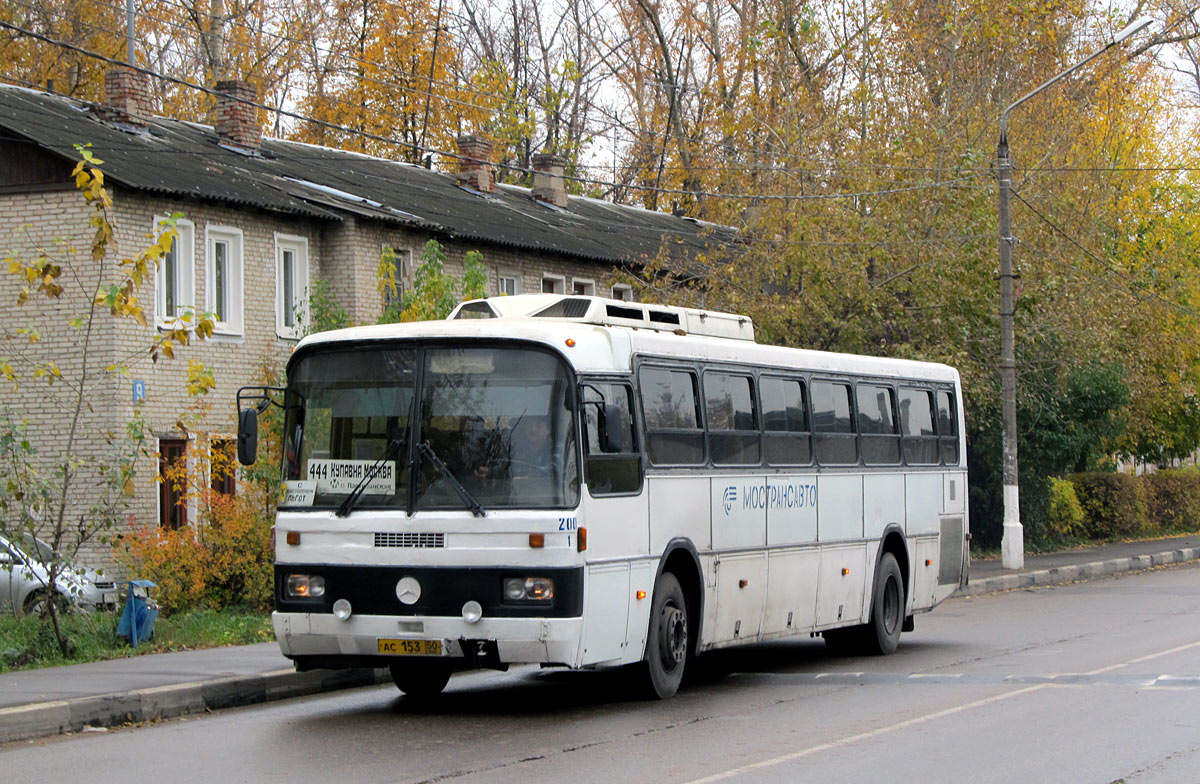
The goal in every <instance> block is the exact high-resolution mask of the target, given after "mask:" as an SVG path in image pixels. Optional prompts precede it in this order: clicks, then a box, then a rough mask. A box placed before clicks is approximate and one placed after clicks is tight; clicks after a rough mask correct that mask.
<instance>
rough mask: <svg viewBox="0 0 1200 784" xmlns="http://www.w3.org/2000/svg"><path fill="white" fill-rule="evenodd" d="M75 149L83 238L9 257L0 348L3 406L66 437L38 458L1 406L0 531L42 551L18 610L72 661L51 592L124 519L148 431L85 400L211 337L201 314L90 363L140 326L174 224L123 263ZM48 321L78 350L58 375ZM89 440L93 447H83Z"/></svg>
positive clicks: (100, 185)
mask: <svg viewBox="0 0 1200 784" xmlns="http://www.w3.org/2000/svg"><path fill="white" fill-rule="evenodd" d="M78 149H79V153H80V156H81V160H80V161H79V163H78V164H77V165H76V166H75V169H74V171H73V173H72V174H73V177H74V179H75V185H76V187H77V188H78V190H79V193H80V195H81V197H82V199H83V202H84V204H85V205H86V213H87V214H88V228H89V229H90V231H91V239H90V241H89V242H88V243H87V245H86V246H81V249H82V252H77V251H76V248H75V245H74V243H73V241H72V239H71V238H65V237H64V238H57V239H56V240H55V241H53V242H41V241H37V240H35V241H33V243H32V252H21V251H17V250H13V251H11V252H9V253H8V255H7V257H6V259H5V263H6V266H7V272H8V274H9V276H10V282H11V283H13V284H15V289H16V291H15V293H16V303H15V304H16V308H15V309H13V310H11V311H10V313H12V314H16V315H17V317H16V319H11V318H10V319H6V323H5V324H4V332H3V333H2V337H3V344H2V345H3V348H2V349H0V351H3V352H4V353H3V354H0V377H2V378H3V381H4V383H7V384H9V385H11V390H12V395H13V397H12V400H14V401H18V398H17V396H18V395H21V396H23V399H22V400H20V401H18V402H21V403H28V402H29V401H30V400H33V399H37V400H39V401H42V402H48V403H49V404H50V405H51V406H52V407H53V409H54V410H55V412H56V419H55V425H56V426H57V427H60V428H61V429H62V431H63V433H64V434H65V439H64V440H63V441H62V443H61V446H57V445H56V446H55V447H53V448H46V449H39V446H38V444H35V443H34V442H33V441H32V439H31V438H30V437H29V436H28V434H27V432H26V428H25V425H24V423H23V422H22V421H21V420H20V419H19V415H18V414H17V413H16V412H15V411H14V410H13V408H11V407H9V406H6V407H5V410H4V413H3V417H2V418H0V530H3V531H4V533H5V534H6V535H8V536H9V537H10V538H12V539H15V540H18V541H19V540H21V539H22V538H26V537H37V538H38V539H42V540H44V541H45V542H46V543H47V544H48V545H49V546H50V550H51V551H52V556H51V557H50V559H49V561H48V563H46V564H45V566H46V572H47V574H46V575H45V580H44V585H43V588H42V590H41V591H40V594H39V595H38V598H37V601H36V604H34V605H31V607H30V608H27V609H41V610H44V612H45V616H46V617H47V618H48V619H49V620H50V623H51V625H52V627H53V629H54V634H55V637H56V639H57V641H58V644H59V647H60V649H61V651H62V653H63V655H64V656H70V651H71V646H70V641H69V640H68V639H67V638H66V636H65V635H64V634H63V631H62V628H61V626H60V624H59V620H58V612H59V608H60V606H62V602H61V601H60V598H61V594H62V593H63V592H64V591H70V590H72V586H73V583H72V581H71V580H70V579H69V574H70V569H71V564H72V562H73V561H74V559H75V556H76V554H77V553H78V551H79V548H80V547H81V546H82V545H84V544H85V543H87V542H88V541H89V540H92V539H96V538H102V537H104V536H105V535H106V534H107V532H108V531H109V530H111V529H112V528H113V526H115V525H116V524H117V523H118V522H119V521H120V520H121V519H122V513H123V510H124V509H125V506H126V503H127V496H128V495H130V494H131V493H132V488H133V481H134V474H135V470H136V464H137V462H138V459H139V458H142V457H146V456H147V446H146V441H147V433H146V429H145V427H144V425H143V423H142V421H141V419H140V418H139V417H137V416H135V417H134V418H133V419H132V420H131V421H130V422H128V423H123V424H122V426H114V427H108V428H105V427H104V426H102V425H100V426H98V425H97V422H96V417H95V411H94V409H93V406H92V403H91V401H92V400H93V399H94V398H96V397H97V396H98V395H100V394H102V393H103V391H104V389H105V388H106V386H107V384H108V383H110V382H111V381H112V380H113V379H114V378H115V377H118V376H120V375H121V374H123V373H124V372H126V369H127V367H128V365H129V364H130V363H132V362H135V361H140V360H145V359H147V358H152V359H154V360H155V361H157V360H158V359H159V358H160V357H171V356H173V355H174V353H175V349H176V348H177V347H178V346H180V345H186V344H188V343H190V342H191V341H192V340H203V339H205V338H206V337H208V336H210V335H211V334H212V329H213V320H212V317H211V315H209V314H202V313H186V314H183V315H182V316H181V318H180V319H179V321H178V323H177V324H176V325H174V326H173V327H171V328H168V329H164V330H162V331H161V332H157V333H156V335H155V337H154V338H153V339H152V340H151V341H150V342H149V343H148V344H146V345H144V346H142V347H140V348H139V349H138V350H137V352H136V353H135V354H131V355H128V356H118V357H114V358H113V359H112V361H111V362H108V363H107V364H105V363H104V362H100V363H99V365H97V357H98V356H105V354H102V353H101V351H100V350H99V349H98V348H96V347H97V346H99V345H101V344H102V343H103V342H104V335H105V334H106V331H109V330H111V329H113V328H114V326H115V324H116V323H117V322H120V321H125V320H128V321H133V322H136V323H137V324H139V325H142V326H145V325H146V323H147V318H146V313H145V311H144V309H143V307H142V305H141V303H140V301H139V299H138V296H137V294H138V290H139V288H140V287H141V286H142V284H143V283H144V282H145V281H147V280H148V279H149V276H150V274H151V272H152V270H153V268H154V267H155V266H156V265H157V264H158V263H159V261H160V260H161V259H162V258H163V257H164V255H165V254H166V253H168V252H169V251H170V249H171V247H172V243H173V241H174V238H175V230H174V224H173V219H172V221H169V222H168V225H167V227H166V228H165V230H164V231H162V232H161V233H160V235H159V236H158V237H157V238H155V240H154V241H153V242H152V243H151V244H150V245H149V246H148V247H146V248H145V249H143V250H140V251H139V252H137V253H135V254H132V255H128V256H122V255H121V254H120V251H119V248H118V247H117V242H116V238H115V225H114V222H113V218H112V206H113V203H112V196H111V194H110V192H109V191H108V189H107V188H106V187H105V185H104V173H103V171H102V169H101V168H100V166H101V164H102V163H103V161H101V160H99V159H98V158H96V157H95V156H94V155H93V154H92V153H91V151H90V150H89V149H88V148H87V147H84V146H78ZM33 236H36V235H33ZM10 240H15V238H10ZM6 288H7V287H6ZM36 303H42V304H44V305H45V306H46V308H43V309H41V310H44V311H45V312H39V313H36V314H30V316H29V321H28V322H24V320H23V319H22V318H21V315H20V314H23V313H24V310H23V309H24V308H26V307H36ZM64 314H65V316H64ZM55 318H65V322H66V323H65V325H62V326H65V327H67V328H68V329H69V330H70V332H71V339H72V340H73V341H75V342H76V343H77V344H78V346H79V351H78V356H79V361H78V363H77V364H74V363H73V364H72V365H70V366H66V367H64V366H61V365H60V364H59V361H58V359H57V357H56V355H55V353H54V352H47V351H44V350H42V347H41V342H42V332H43V330H48V329H58V328H59V327H60V325H58V324H52V323H49V321H48V319H55ZM196 374H200V375H203V369H202V368H194V372H193V373H191V374H190V375H196ZM97 442H98V448H92V447H93V446H94V445H96V444H97ZM84 488H86V492H82V490H83V489H84Z"/></svg>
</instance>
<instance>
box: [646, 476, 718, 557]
mask: <svg viewBox="0 0 1200 784" xmlns="http://www.w3.org/2000/svg"><path fill="white" fill-rule="evenodd" d="M708 482H709V480H708V477H707V476H648V477H646V485H647V486H648V487H649V493H650V552H651V553H652V554H658V553H662V551H663V550H664V549H665V548H666V546H667V543H668V542H670V541H671V540H672V539H679V538H684V539H690V540H691V542H692V544H693V545H695V547H696V549H697V550H698V551H700V552H703V551H705V550H708V549H711V547H712V536H711V534H710V531H711V525H712V521H711V520H710V515H709V506H710V505H709V496H708V492H709V490H708Z"/></svg>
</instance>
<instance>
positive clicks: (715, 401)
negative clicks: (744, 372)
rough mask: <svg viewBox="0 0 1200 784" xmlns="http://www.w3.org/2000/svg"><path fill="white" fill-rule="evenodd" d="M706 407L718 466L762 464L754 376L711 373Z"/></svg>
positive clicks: (710, 445)
mask: <svg viewBox="0 0 1200 784" xmlns="http://www.w3.org/2000/svg"><path fill="white" fill-rule="evenodd" d="M704 408H705V413H706V414H707V417H708V419H707V422H708V451H709V454H711V455H712V461H713V463H714V464H715V465H758V463H759V461H760V460H761V459H762V457H761V449H760V447H759V440H758V439H759V435H758V417H757V412H756V411H755V410H754V379H753V378H752V377H751V376H741V375H733V374H731V373H719V372H716V371H707V372H705V374H704Z"/></svg>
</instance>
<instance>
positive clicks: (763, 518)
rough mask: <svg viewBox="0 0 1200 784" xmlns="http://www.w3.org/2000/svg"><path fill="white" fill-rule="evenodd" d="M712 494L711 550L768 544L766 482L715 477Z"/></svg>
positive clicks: (711, 488)
mask: <svg viewBox="0 0 1200 784" xmlns="http://www.w3.org/2000/svg"><path fill="white" fill-rule="evenodd" d="M709 487H710V492H711V493H712V546H713V549H714V550H725V549H730V548H735V547H762V546H763V545H765V544H766V543H767V498H768V492H767V483H766V478H765V477H763V476H716V477H713V478H712V480H711V481H710V485H709Z"/></svg>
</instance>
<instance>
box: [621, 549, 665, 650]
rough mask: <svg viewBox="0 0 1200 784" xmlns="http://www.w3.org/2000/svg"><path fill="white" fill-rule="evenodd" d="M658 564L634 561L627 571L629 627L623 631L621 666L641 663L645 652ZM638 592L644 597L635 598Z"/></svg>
mask: <svg viewBox="0 0 1200 784" xmlns="http://www.w3.org/2000/svg"><path fill="white" fill-rule="evenodd" d="M657 567H658V564H657V563H656V562H654V561H636V562H635V563H633V564H632V565H631V566H630V569H629V626H628V627H627V628H626V630H625V652H624V656H623V658H622V660H621V663H622V664H632V663H633V662H637V661H641V660H642V656H643V655H644V654H645V651H646V635H647V634H648V633H649V632H650V605H651V604H652V603H653V599H652V597H653V596H654V576H655V574H656V572H657ZM638 591H645V592H646V596H645V597H644V598H642V599H639V598H637V592H638Z"/></svg>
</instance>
